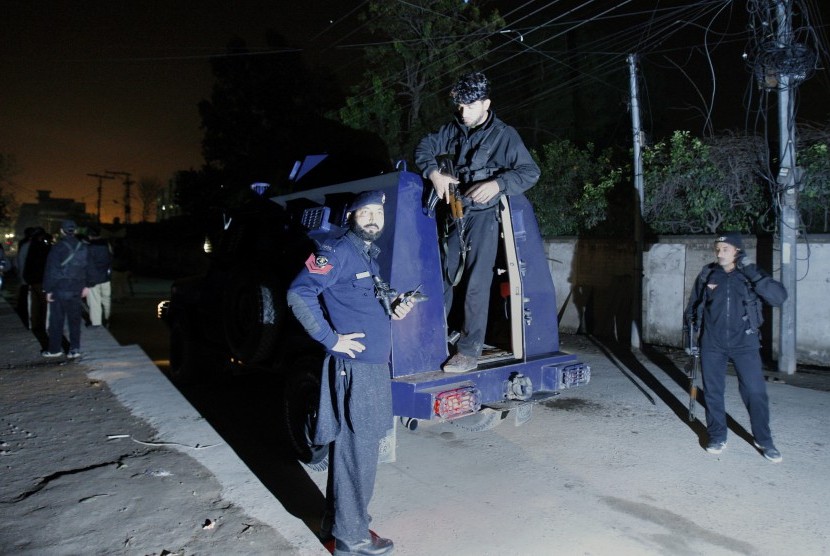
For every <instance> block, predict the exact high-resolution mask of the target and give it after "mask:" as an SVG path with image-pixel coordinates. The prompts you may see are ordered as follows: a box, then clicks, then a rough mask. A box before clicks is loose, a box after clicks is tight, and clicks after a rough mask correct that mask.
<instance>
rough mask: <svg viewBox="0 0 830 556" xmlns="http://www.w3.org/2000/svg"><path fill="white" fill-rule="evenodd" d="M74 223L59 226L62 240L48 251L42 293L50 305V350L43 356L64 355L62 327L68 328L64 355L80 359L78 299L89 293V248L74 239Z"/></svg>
mask: <svg viewBox="0 0 830 556" xmlns="http://www.w3.org/2000/svg"><path fill="white" fill-rule="evenodd" d="M76 230H77V225H76V224H75V222H74V221H73V220H64V221H63V222H62V223H61V231H60V233H61V238H60V240H59V241H58V242H57V243H56V244H55V245H54V247H52V249H51V250H50V251H49V256H48V257H47V258H46V269H45V271H44V274H43V290H44V291H45V292H46V301H47V302H48V303H49V347H48V348H47V349H46V350H44V351H43V352H41V355H43V357H60V356H61V355H63V350H62V349H61V345H62V343H63V327H64V324H66V325H67V327H68V328H69V351H68V352H67V354H66V356H67V357H68V358H69V359H75V358H77V357H80V356H81V320H82V318H83V317H82V309H81V300H82V299H83V298H85V297H86V296H87V294H88V293H89V288H87V286H86V285H87V284H88V283H89V281H90V277H89V264H88V253H87V249H88V246H87V244H86V243H84V242H83V241H81V240H80V239H79V238H77V237H76V236H75V231H76Z"/></svg>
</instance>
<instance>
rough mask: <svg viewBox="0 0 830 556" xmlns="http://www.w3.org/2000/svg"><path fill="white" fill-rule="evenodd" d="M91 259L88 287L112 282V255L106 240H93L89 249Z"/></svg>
mask: <svg viewBox="0 0 830 556" xmlns="http://www.w3.org/2000/svg"><path fill="white" fill-rule="evenodd" d="M87 252H88V258H89V280H90V283H88V284H87V286H90V287H91V286H95V285H97V284H103V283H104V282H109V281H110V275H111V274H112V253H111V252H110V246H109V243H108V242H107V240H105V239H92V240H90V241H89V247H87Z"/></svg>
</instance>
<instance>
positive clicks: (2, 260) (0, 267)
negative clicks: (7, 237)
mask: <svg viewBox="0 0 830 556" xmlns="http://www.w3.org/2000/svg"><path fill="white" fill-rule="evenodd" d="M8 268H9V261H8V259H6V249H5V248H4V247H3V244H2V243H0V289H3V274H5V272H6V270H8Z"/></svg>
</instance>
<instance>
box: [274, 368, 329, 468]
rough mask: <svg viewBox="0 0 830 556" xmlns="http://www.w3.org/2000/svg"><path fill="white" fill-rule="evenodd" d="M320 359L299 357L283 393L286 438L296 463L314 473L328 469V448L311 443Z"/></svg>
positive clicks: (314, 422) (315, 423) (318, 401)
mask: <svg viewBox="0 0 830 556" xmlns="http://www.w3.org/2000/svg"><path fill="white" fill-rule="evenodd" d="M321 368H322V358H321V357H312V356H307V357H301V358H299V359H297V360H295V361H294V363H293V365H291V371H290V372H291V374H290V376H289V377H288V379H287V380H286V383H285V390H284V393H283V410H284V414H283V415H284V418H285V427H286V430H287V433H288V434H287V436H288V439H289V442H290V443H291V448H292V450H293V451H294V454H295V456H296V457H297V459H298V460H299V461H300V462H302V463H303V464H305V465H306V466H307V467H308V468H309V469H311V470H313V471H325V470H326V469H327V468H328V465H329V461H328V455H329V447H328V446H327V445H326V446H318V445H315V444H314V443H313V442H312V439H313V437H314V430H315V428H316V426H317V408H318V406H319V403H320V372H321Z"/></svg>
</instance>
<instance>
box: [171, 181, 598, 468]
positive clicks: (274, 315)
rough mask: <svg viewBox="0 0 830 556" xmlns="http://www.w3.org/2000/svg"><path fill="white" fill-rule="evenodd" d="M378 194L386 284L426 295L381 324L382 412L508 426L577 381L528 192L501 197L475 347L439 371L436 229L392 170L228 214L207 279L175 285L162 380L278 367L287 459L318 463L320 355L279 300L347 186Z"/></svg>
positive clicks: (446, 349)
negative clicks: (467, 363)
mask: <svg viewBox="0 0 830 556" xmlns="http://www.w3.org/2000/svg"><path fill="white" fill-rule="evenodd" d="M369 190H381V191H383V192H384V193H385V194H386V204H385V210H386V226H385V229H384V232H383V235H382V237H381V238H380V239H379V240H378V241H377V244H378V246H379V247H380V248H381V250H382V252H381V256H380V257H379V263H380V265H381V275H382V276H383V277H384V278H387V279H388V281H389V284H390V287H391V289H392V290H396V291H398V292H408V291H413V290H417V291H418V292H420V293H421V294H423V299H424V301H422V302H420V303H418V304H417V305H416V306H415V308H414V309H413V310H412V312H411V313H410V314H409V315H408V317H407V318H406V319H403V320H401V321H393V322H392V332H391V333H392V357H391V364H390V378H391V381H392V395H393V408H394V413H395V415H396V418H397V419H399V421H398V422H400V423H403V424H404V425H405V426H407V427H408V428H409V429H415V428H416V427H417V425H418V423H419V422H421V421H449V420H452V421H453V422H456V423H458V424H461V425H462V426H464V427H466V428H469V429H471V430H483V429H486V428H490V427H492V426H495V425H496V424H498V423H499V422H501V421H502V420H504V419H505V418H506V417H507V416H508V415H509V414H512V415H515V416H516V419H517V423H521V422H523V421H524V420H526V419H528V418H529V417H530V410H531V408H532V404H534V403H536V402H539V401H542V400H546V399H548V398H551V397H553V396H556V395H558V394H559V393H561V392H562V391H563V390H567V389H569V388H573V387H576V386H581V385H584V384H587V383H588V381H589V380H590V369H589V367H588V366H587V365H585V364H584V363H581V362H580V361H579V360H578V359H577V357H576V356H575V355H572V354H568V353H563V352H561V351H559V334H558V326H557V310H556V294H555V292H554V287H553V281H552V279H551V274H550V270H549V268H548V262H547V256H546V253H545V250H544V246H543V243H542V239H541V236H540V234H539V230H538V227H537V223H536V218H535V216H534V214H533V210H532V207H531V205H530V203H529V201H528V200H527V199H526V198H525V197H524V196H521V195H519V196H512V197H509V198H503V200H502V202H501V207H500V212H501V236H500V237H501V244H500V246H499V254H498V257H497V262H496V268H494V269H493V272H494V280H493V287H492V294H491V301H490V303H491V306H490V312H489V314H490V317H489V319H488V333H487V337H486V346H485V349H484V351H483V353H482V355H481V357H480V358H479V362H478V368H477V369H476V370H474V371H471V372H468V373H462V374H450V373H444V372H443V371H441V364H442V363H443V362H444V361H445V360H446V359H447V357H448V355H449V353H450V343H451V342H452V341H453V338H454V336H456V334H454V331H453V330H451V329H450V328H451V326H448V322H453V319H452V315H449V316H448V315H445V309H444V291H443V290H444V269H443V265H442V261H441V239H440V237H439V229H440V228H441V226H440V225H439V223H438V222H436V218H435V216H434V214H432V213H431V212H430V211H429V210H427V209H426V208H425V203H424V199H425V194H424V191H425V187H424V182H423V180H422V179H421V177H420V176H419V175H418V174H415V173H412V172H409V171H406V170H405V169H404V170H401V171H397V172H392V173H388V174H382V175H378V176H374V177H370V178H365V179H360V180H355V181H350V182H347V183H340V184H336V185H330V186H324V187H317V188H313V189H308V190H303V191H297V192H294V193H291V194H287V195H281V196H276V197H268V196H267V190H266V194H265V195H263V196H261V197H257V198H254V199H252V200H251V202H250V203H249V204H248V205H247V206H246V207H244V208H243V210H241V211H239V212H238V213H237V214H235V215H234V216H233V217H231V218H227V219H226V221H225V224H226V225H225V230H224V232H223V233H222V234H221V238H219V240H218V241H214V250H213V253H212V254H211V258H212V260H211V266H210V270H209V271H208V272H207V274H206V275H204V276H200V277H197V278H192V279H187V280H181V281H179V282H177V283H175V284H174V286H173V292H172V297H171V300H170V302H169V303H168V304H167V305H166V306H165V318H166V319H167V320H168V322H169V324H170V325H171V357H170V363H171V365H170V376H171V378H172V379H173V380H174V381H187V380H192V379H194V378H196V375H197V374H198V373H205V372H207V371H208V370H210V371H212V372H228V371H230V372H238V371H242V370H245V369H252V368H253V369H262V368H267V369H269V370H275V371H277V372H280V373H282V374H283V375H284V376H285V380H286V383H285V384H286V388H285V396H284V400H283V406H284V416H285V420H286V423H287V425H288V429H289V436H290V438H291V439H292V443H293V444H294V448H295V450H296V452H297V455H298V457H299V458H300V459H301V460H302V461H304V462H305V463H308V464H311V465H312V466H313V465H315V464H319V463H321V462H322V461H323V460H324V458H325V455H326V453H327V452H326V449H324V448H323V447H315V446H313V445H312V444H311V443H310V441H309V439H310V431H311V430H313V426H314V422H315V421H314V419H315V415H314V412H315V410H316V407H317V403H316V402H317V396H318V391H319V377H320V369H321V367H322V364H321V363H322V358H323V355H324V354H323V351H322V349H321V347H320V346H319V345H318V344H317V343H316V342H314V341H312V340H311V339H310V338H308V337H307V335H306V334H305V332H304V330H303V329H302V327H301V326H299V324H298V323H297V322H296V321H295V319H294V318H293V315H292V314H291V312H290V310H288V309H287V307H286V304H285V292H286V288H287V286H288V284H289V283H290V281H291V279H292V278H293V277H294V276H295V275H296V274H297V272H298V271H299V269H300V268H301V267H302V265H303V263H304V261H305V260H306V258H307V257H308V255H309V253H311V252H312V251H313V249H314V245H315V242H320V241H322V240H323V239H325V238H326V237H329V236H330V235H332V234H342V233H344V232H345V226H346V207H347V206H348V204H349V202H350V201H351V200H352V199H353V198H354V196H355V194H357V193H359V192H362V191H369Z"/></svg>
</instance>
